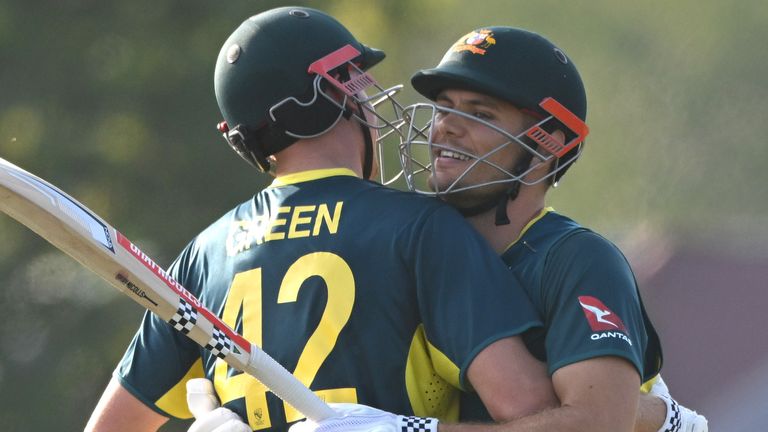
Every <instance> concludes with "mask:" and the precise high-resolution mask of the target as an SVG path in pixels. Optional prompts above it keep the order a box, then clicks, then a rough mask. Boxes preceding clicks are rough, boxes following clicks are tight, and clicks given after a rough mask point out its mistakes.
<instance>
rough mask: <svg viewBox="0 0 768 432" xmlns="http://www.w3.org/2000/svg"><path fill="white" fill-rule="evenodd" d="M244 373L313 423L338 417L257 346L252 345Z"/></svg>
mask: <svg viewBox="0 0 768 432" xmlns="http://www.w3.org/2000/svg"><path fill="white" fill-rule="evenodd" d="M244 372H247V373H249V374H251V375H252V376H254V377H256V378H258V379H259V381H261V382H262V383H263V384H264V385H266V386H267V388H269V389H270V390H272V392H273V393H274V394H275V395H277V397H279V398H280V399H282V400H284V401H286V402H288V403H289V404H291V405H292V406H293V407H294V408H296V409H297V410H299V412H301V413H302V414H304V415H305V416H307V418H308V419H310V420H312V421H315V422H319V421H322V420H325V419H328V418H331V417H335V416H337V415H338V413H337V412H336V411H334V410H333V409H331V407H329V406H328V404H326V403H325V402H323V400H322V399H320V398H319V397H317V395H316V394H314V393H312V391H311V390H309V389H308V388H307V387H306V386H305V385H304V384H302V382H301V381H299V380H298V379H297V378H296V377H295V376H293V374H291V373H290V372H288V371H287V370H286V369H285V368H284V367H283V366H282V365H280V363H278V362H277V361H275V360H274V359H273V358H272V357H270V356H269V355H267V354H266V353H265V352H264V351H262V350H261V348H259V347H257V346H256V345H251V357H250V359H249V361H248V365H247V366H246V370H245V371H244Z"/></svg>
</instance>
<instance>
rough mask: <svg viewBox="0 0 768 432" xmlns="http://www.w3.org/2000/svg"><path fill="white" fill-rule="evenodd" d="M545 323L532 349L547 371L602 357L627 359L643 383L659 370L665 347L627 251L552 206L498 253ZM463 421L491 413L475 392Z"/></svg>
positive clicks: (533, 335)
mask: <svg viewBox="0 0 768 432" xmlns="http://www.w3.org/2000/svg"><path fill="white" fill-rule="evenodd" d="M501 258H502V260H503V261H504V262H505V263H506V264H507V265H508V266H509V267H510V269H511V270H512V271H513V273H514V274H515V276H516V277H517V279H516V280H515V281H514V283H513V289H517V285H518V281H519V282H520V283H522V285H523V287H524V289H525V290H526V292H527V293H528V296H529V297H530V299H531V301H532V302H533V304H534V307H535V308H536V310H537V312H538V314H539V316H540V317H541V318H542V321H544V327H541V328H539V329H536V330H534V331H532V332H529V333H528V334H526V336H525V342H526V346H527V347H528V349H529V350H530V351H531V353H532V354H533V355H534V356H535V357H536V358H538V359H539V360H541V361H544V362H546V363H547V367H548V371H549V373H550V375H551V374H553V373H554V372H555V371H556V370H558V369H560V368H562V367H563V366H567V365H569V364H572V363H575V362H579V361H582V360H588V359H590V358H594V357H600V356H617V357H621V358H624V359H626V360H627V361H628V362H630V363H631V364H632V365H633V366H634V367H635V368H636V369H637V371H638V374H639V375H640V376H641V377H642V381H643V382H650V381H651V380H653V379H654V378H655V376H656V375H657V374H658V373H659V370H660V369H661V364H662V352H661V344H660V342H659V338H658V336H657V334H656V330H655V329H654V328H653V325H652V324H651V321H650V319H649V318H648V316H647V314H646V312H645V307H644V306H643V302H642V299H641V298H640V293H639V291H638V287H637V282H636V281H635V277H634V275H633V273H632V270H631V268H630V266H629V263H628V262H627V260H626V258H625V257H624V255H623V254H622V253H621V251H619V249H618V248H617V247H616V246H615V245H613V244H612V243H611V242H609V241H608V240H606V239H605V238H603V237H602V236H600V235H598V234H596V233H594V232H593V231H591V230H589V229H587V228H584V227H582V226H580V225H579V224H578V223H576V222H574V221H573V220H572V219H569V218H567V217H565V216H563V215H560V214H558V213H556V212H554V211H553V210H552V209H551V208H547V209H544V210H543V211H542V212H541V214H540V215H538V217H537V218H535V219H534V220H533V221H531V222H530V223H529V224H528V225H527V226H526V227H525V228H524V229H523V232H522V233H521V235H520V236H519V238H518V239H517V240H516V241H515V242H514V243H512V244H511V245H510V246H509V247H508V248H507V250H506V251H505V252H504V253H503V254H502V255H501ZM461 404H462V406H461V417H462V419H464V420H481V419H488V418H489V417H488V416H487V413H486V412H484V411H485V408H484V407H483V406H482V403H480V402H479V399H478V398H477V396H476V395H474V394H468V395H465V396H463V397H462V402H461Z"/></svg>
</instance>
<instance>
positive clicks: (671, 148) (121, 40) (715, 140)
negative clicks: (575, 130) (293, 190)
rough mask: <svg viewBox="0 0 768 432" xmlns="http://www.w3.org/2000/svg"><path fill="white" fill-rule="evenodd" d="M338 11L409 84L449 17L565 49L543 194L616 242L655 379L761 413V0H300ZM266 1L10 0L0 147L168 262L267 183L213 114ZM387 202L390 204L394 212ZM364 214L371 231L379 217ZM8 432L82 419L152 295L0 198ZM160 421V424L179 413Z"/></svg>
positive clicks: (0, 18) (460, 27)
mask: <svg viewBox="0 0 768 432" xmlns="http://www.w3.org/2000/svg"><path fill="white" fill-rule="evenodd" d="M294 4H311V6H313V7H316V8H319V9H323V10H325V11H327V12H329V13H331V14H332V15H334V16H336V17H337V18H338V19H339V20H340V21H342V22H343V23H344V24H346V25H347V26H348V27H349V28H350V29H351V30H352V31H353V33H355V34H356V35H357V36H358V38H359V39H360V40H362V41H364V42H365V43H367V44H369V45H372V46H375V47H378V48H381V49H384V50H385V51H387V53H388V60H387V61H385V62H384V63H382V64H381V65H379V66H377V67H376V68H374V70H373V74H374V76H375V77H376V78H377V79H378V80H379V81H380V82H381V83H383V84H394V83H398V82H402V83H404V84H406V90H405V91H404V92H403V93H402V94H401V96H400V97H401V100H402V101H404V102H408V103H411V102H416V101H420V99H419V98H418V97H417V95H416V94H415V93H414V92H413V91H412V90H411V89H410V87H409V85H408V78H409V77H410V75H411V74H412V73H413V72H414V71H415V70H417V69H418V68H422V67H428V66H432V65H434V64H436V63H437V61H438V60H439V59H440V58H441V57H442V54H443V52H444V51H445V49H447V47H448V46H450V45H451V44H452V43H453V42H454V41H455V40H456V39H457V38H458V37H459V36H461V35H463V34H465V33H467V32H468V31H469V30H471V29H473V28H475V27H479V26H484V25H511V26H519V27H524V28H527V29H530V30H534V31H537V32H539V33H542V34H544V35H545V36H547V37H549V38H550V39H552V40H553V41H555V42H556V43H558V44H559V45H560V46H561V48H562V49H563V50H564V51H565V52H566V53H568V54H569V55H570V57H571V58H572V59H573V60H574V62H575V63H576V65H577V66H578V67H579V70H580V71H581V74H582V77H583V78H584V81H585V83H586V86H587V91H588V94H589V114H588V119H587V120H588V123H589V125H590V128H591V135H590V137H589V138H588V140H587V145H586V150H585V152H584V154H583V157H582V159H581V160H580V161H579V162H578V163H577V164H576V165H575V167H574V168H573V169H572V170H571V171H570V172H569V173H568V175H566V177H565V179H564V181H563V182H562V184H561V187H560V188H558V189H557V190H556V191H555V192H554V194H553V195H552V202H551V204H552V205H553V206H554V207H555V208H556V209H557V210H559V211H560V212H563V213H566V214H569V215H571V216H572V217H574V218H576V219H577V220H578V221H580V222H582V223H583V224H585V225H587V226H590V227H592V228H594V229H595V230H597V231H599V232H602V233H603V234H605V235H606V236H607V237H608V238H610V239H612V240H614V241H615V242H617V243H618V244H619V245H620V246H621V247H622V249H623V250H624V251H625V252H626V254H627V255H628V257H629V258H630V260H631V262H632V264H633V266H634V267H635V270H636V272H637V277H638V279H639V281H640V283H641V286H642V294H643V296H644V299H645V301H646V306H647V307H648V309H649V313H650V315H651V317H652V318H653V320H654V322H655V324H656V327H657V328H658V330H659V333H660V335H661V337H662V341H663V343H664V348H665V354H666V365H665V369H664V376H665V378H666V381H667V382H668V384H669V385H670V387H671V390H672V393H673V395H674V396H676V397H677V399H679V400H680V401H681V402H682V403H683V404H685V405H688V406H690V407H692V408H694V409H697V410H699V411H700V412H703V413H704V414H705V415H707V416H708V417H709V419H710V426H711V430H714V431H730V432H739V431H756V430H764V429H765V424H767V423H768V336H766V333H765V331H764V330H763V328H762V325H763V322H764V319H763V318H762V317H763V316H764V315H765V313H766V312H765V310H766V308H767V307H768V293H767V292H766V291H767V290H766V288H768V282H766V281H768V246H767V244H768V192H766V184H767V183H768V171H766V169H765V165H766V163H768V145H767V144H768V142H767V141H768V140H767V139H766V134H765V132H764V129H763V128H764V127H765V126H766V122H768V109H766V101H768V85H766V70H768V49H766V41H768V7H766V6H765V4H764V2H763V1H760V0H743V1H738V2H719V1H714V0H705V1H701V0H679V1H662V0H651V1H644V2H628V1H625V2H618V1H612V0H588V1H587V0H583V1H577V0H575V1H568V2H566V1H553V0H538V1H535V2H532V1H511V0H484V1H475V2H466V1H458V0H418V1H405V0H400V1H395V0H381V1H359V0H346V1H331V0H327V1H320V0H318V1H313V2H303V1H296V2H294ZM279 5H287V4H286V3H284V2H276V1H226V2H223V1H217V2H214V1H203V0H185V1H171V0H133V1H110V2H107V1H94V0H56V1H47V2H42V1H21V0H4V1H2V2H0V157H2V158H5V159H8V160H9V161H11V162H13V163H16V164H18V165H21V166H22V167H24V168H25V169H27V170H29V171H32V172H33V173H36V174H38V175H40V176H41V177H43V178H45V179H48V180H49V181H51V182H53V183H54V184H56V185H58V186H59V187H61V188H62V189H64V190H65V191H67V192H68V193H70V194H71V195H73V196H74V197H76V198H77V199H79V200H81V201H82V202H84V203H85V204H86V205H87V206H89V207H91V208H92V209H94V210H95V211H96V212H97V213H99V214H100V215H102V216H103V217H104V218H105V219H106V220H108V221H110V222H111V223H112V224H113V225H115V226H116V227H118V228H119V229H120V230H121V231H122V232H124V233H125V234H126V235H128V236H129V237H131V238H132V239H133V240H134V241H135V242H136V243H138V244H140V245H141V247H142V248H143V249H144V250H145V251H146V252H147V253H149V254H150V255H152V256H154V257H156V258H157V260H158V261H159V262H160V263H161V264H162V265H167V264H169V263H170V261H171V260H172V259H173V258H174V257H175V255H176V253H178V251H180V250H181V248H182V247H183V246H184V245H185V244H186V243H187V242H188V241H189V240H190V239H191V238H192V237H193V236H194V235H195V234H196V233H197V232H198V231H199V230H201V229H202V228H204V227H205V226H206V225H207V224H208V223H209V222H211V221H213V220H214V219H215V218H217V217H218V216H219V215H220V214H222V213H224V212H225V211H227V210H228V209H229V208H230V207H232V206H234V205H235V204H236V203H238V202H240V201H243V200H245V199H247V198H248V197H249V196H251V195H252V194H253V193H255V192H256V191H257V190H259V189H260V188H261V187H262V186H263V185H264V184H265V178H264V177H260V176H259V175H258V173H256V172H255V171H254V170H253V169H251V168H249V167H248V166H247V165H246V164H245V163H244V162H242V161H241V160H239V158H238V157H237V156H236V155H235V154H234V153H233V152H232V151H230V150H229V149H228V148H227V146H226V144H225V143H224V142H223V140H222V139H221V137H220V136H219V134H218V132H217V131H216V130H215V128H214V126H215V124H216V123H217V122H218V121H219V120H220V118H219V114H218V112H217V106H216V101H215V98H214V94H213V69H214V64H215V59H216V56H217V54H218V51H219V48H220V47H221V44H222V43H223V41H224V40H225V39H226V38H227V36H228V35H229V34H230V33H231V31H232V30H234V28H235V27H237V26H238V25H239V23H240V22H241V21H243V20H244V19H245V18H247V17H248V16H250V15H253V14H255V13H258V12H259V11H262V10H265V9H268V8H270V7H273V6H279ZM383 217H386V215H383ZM372 229H373V228H372ZM0 314H2V317H3V320H2V322H3V325H2V326H0V388H2V391H0V430H2V431H9V432H11V431H38V430H62V431H64V430H66V431H75V430H81V429H82V428H83V426H84V425H85V423H86V421H87V418H88V416H89V414H90V412H91V410H92V408H93V406H94V405H95V403H96V401H97V399H98V397H99V395H100V394H101V392H102V390H103V387H104V385H105V384H106V382H107V381H108V379H109V376H110V374H111V372H112V370H113V368H114V366H115V365H116V363H117V361H118V360H119V358H120V357H121V355H122V352H123V350H124V349H125V347H126V345H127V344H128V342H129V340H130V338H131V336H132V335H133V333H134V331H135V329H136V327H137V325H138V322H139V319H140V317H141V315H142V310H141V308H140V307H139V306H137V305H136V304H134V303H133V302H132V301H130V300H129V299H127V298H125V297H124V296H122V295H121V294H119V293H118V292H117V291H116V290H114V289H113V288H111V287H109V286H108V285H107V284H106V283H104V282H102V281H101V280H100V279H98V278H97V277H95V276H93V275H92V274H91V273H89V272H88V271H87V270H85V269H83V268H81V267H80V266H79V265H78V264H76V263H75V262H74V261H73V260H72V259H70V258H69V257H67V256H65V255H63V254H62V253H60V252H59V251H58V250H56V249H54V248H53V247H51V246H50V245H48V244H47V243H46V242H44V241H43V240H41V239H39V238H38V237H37V236H35V235H34V234H33V233H31V232H30V231H29V230H27V229H26V228H24V227H22V226H21V225H19V224H18V223H16V222H15V221H13V220H12V219H10V218H8V217H6V216H4V215H0ZM185 427H186V424H184V423H181V422H177V423H175V424H169V425H168V426H167V427H166V428H164V430H166V431H174V430H186V429H185Z"/></svg>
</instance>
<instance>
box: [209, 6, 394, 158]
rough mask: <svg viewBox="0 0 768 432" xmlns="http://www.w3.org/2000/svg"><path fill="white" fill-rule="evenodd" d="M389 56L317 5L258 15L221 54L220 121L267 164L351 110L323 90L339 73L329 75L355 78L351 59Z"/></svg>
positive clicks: (368, 61)
mask: <svg viewBox="0 0 768 432" xmlns="http://www.w3.org/2000/svg"><path fill="white" fill-rule="evenodd" d="M383 58H384V53H383V52H381V51H379V50H375V49H372V48H369V47H366V46H365V45H363V44H361V43H360V42H358V41H357V39H355V37H354V36H353V35H352V34H351V33H350V32H349V31H348V30H347V29H346V28H345V27H344V26H343V25H342V24H341V23H339V22H338V21H337V20H336V19H334V18H333V17H331V16H329V15H327V14H325V13H323V12H320V11H318V10H315V9H310V8H306V7H281V8H276V9H272V10H268V11H266V12H262V13H260V14H258V15H255V16H252V17H250V18H248V19H247V20H246V21H245V22H243V23H242V24H241V25H240V27H238V28H237V29H236V30H235V31H234V33H232V35H231V36H230V37H229V38H228V39H227V41H226V42H225V43H224V46H223V47H222V48H221V52H220V53H219V57H218V59H217V61H216V71H215V77H214V87H215V91H216V100H217V101H218V104H219V109H220V110H221V113H222V115H223V117H224V120H225V122H222V123H221V124H220V126H219V129H220V130H221V131H222V132H223V133H224V135H225V138H227V141H228V142H229V143H230V145H231V146H232V147H233V148H234V149H235V151H236V152H237V153H238V154H240V156H242V157H243V158H245V159H246V161H248V162H249V163H251V164H253V165H255V166H257V167H259V168H260V169H263V170H266V169H267V168H268V163H267V159H266V158H267V157H268V156H270V155H272V154H274V153H276V152H278V151H280V150H282V149H283V148H285V147H287V146H288V145H290V144H292V143H293V142H295V141H296V140H297V139H300V138H307V137H312V136H317V135H320V134H322V133H324V132H325V131H327V130H328V129H330V128H331V127H332V126H333V125H334V124H335V123H336V122H337V121H338V120H339V118H340V117H341V116H342V115H343V114H344V107H343V106H342V105H341V104H339V103H338V102H336V103H334V102H333V101H332V100H331V98H328V97H324V96H325V95H324V93H323V92H322V90H323V89H324V88H325V87H326V86H328V85H329V83H330V82H333V81H334V79H330V80H329V78H335V79H336V80H338V81H344V80H345V79H346V80H348V79H349V77H348V74H349V71H348V70H347V68H342V67H340V66H342V65H346V64H347V63H348V62H349V63H350V64H354V65H355V67H357V68H359V69H360V70H363V71H364V70H366V69H368V68H370V67H371V66H373V65H375V64H376V63H378V62H379V61H381V60H382V59H383ZM321 59H322V61H321ZM311 66H312V67H313V70H311V71H310V67H311ZM335 68H338V71H334V69H335ZM323 74H326V75H327V76H326V77H322V75H323ZM321 78H325V79H321ZM321 81H322V83H321ZM338 81H336V83H337V84H339V82H338ZM342 84H344V83H342Z"/></svg>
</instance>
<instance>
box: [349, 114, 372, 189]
mask: <svg viewBox="0 0 768 432" xmlns="http://www.w3.org/2000/svg"><path fill="white" fill-rule="evenodd" d="M355 102H356V103H357V109H358V115H359V116H360V118H365V111H364V108H363V105H362V104H361V103H360V102H357V101H355ZM351 115H352V110H350V109H345V110H344V117H345V118H346V119H349V117H350V116H351ZM358 124H359V125H360V130H362V132H363V140H364V141H365V142H364V143H363V146H364V150H363V152H364V153H363V179H365V180H368V179H369V178H370V177H371V173H372V172H373V137H372V136H371V129H370V128H369V127H368V126H366V125H365V124H363V123H360V122H358Z"/></svg>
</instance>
